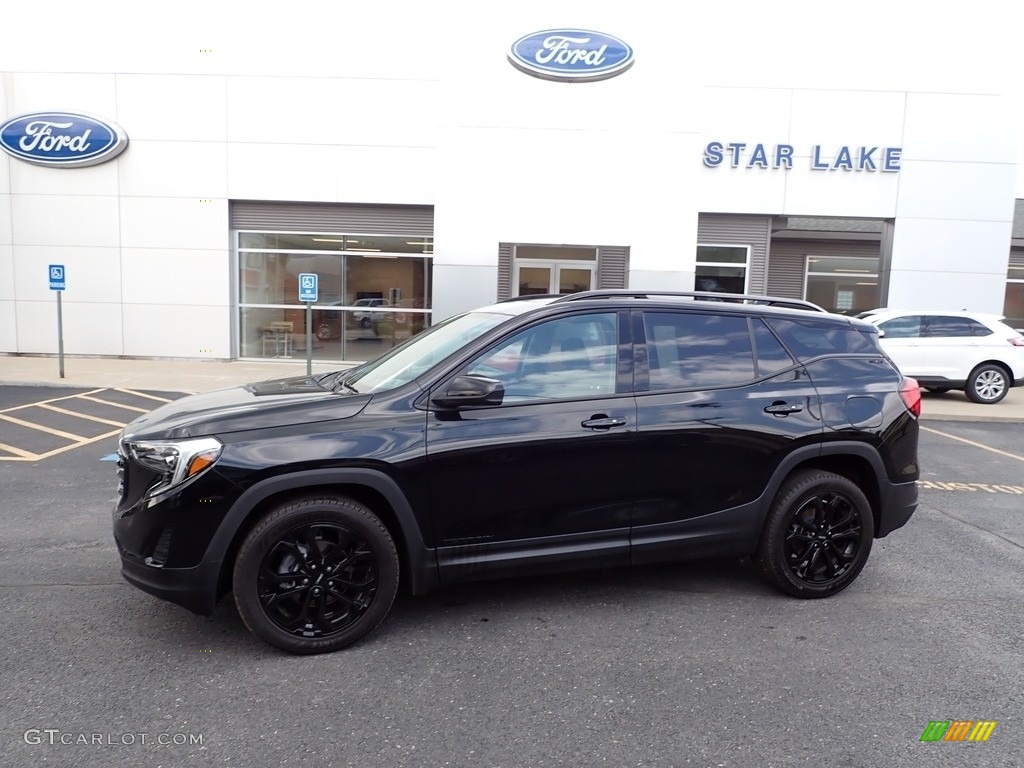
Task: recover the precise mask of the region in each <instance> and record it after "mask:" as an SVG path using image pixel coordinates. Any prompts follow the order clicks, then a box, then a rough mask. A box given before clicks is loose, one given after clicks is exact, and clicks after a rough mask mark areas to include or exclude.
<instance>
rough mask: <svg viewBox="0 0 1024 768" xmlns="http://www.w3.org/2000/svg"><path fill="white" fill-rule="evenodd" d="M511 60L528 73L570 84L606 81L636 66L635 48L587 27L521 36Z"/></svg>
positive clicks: (513, 46) (513, 49) (511, 53)
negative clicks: (634, 59) (634, 60)
mask: <svg viewBox="0 0 1024 768" xmlns="http://www.w3.org/2000/svg"><path fill="white" fill-rule="evenodd" d="M508 60H509V61H510V62H512V64H513V66H515V67H518V68H519V69H521V70H522V71H523V72H525V73H526V74H528V75H533V76H534V77H542V78H544V79H546V80H561V81H564V82H568V83H575V82H583V81H587V80H605V79H607V78H609V77H615V75H619V74H622V73H623V72H625V71H626V70H627V69H629V68H630V67H631V66H632V65H633V49H632V48H630V47H629V46H628V45H626V44H625V43H624V42H622V41H621V40H619V38H617V37H612V36H611V35H606V34H604V33H603V32H592V31H590V30H586V29H547V30H544V31H543V32H534V33H533V34H529V35H526V36H524V37H521V38H519V39H518V40H516V41H515V42H514V43H513V44H512V48H511V50H510V51H509V54H508Z"/></svg>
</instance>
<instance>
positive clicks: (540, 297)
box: [497, 293, 565, 304]
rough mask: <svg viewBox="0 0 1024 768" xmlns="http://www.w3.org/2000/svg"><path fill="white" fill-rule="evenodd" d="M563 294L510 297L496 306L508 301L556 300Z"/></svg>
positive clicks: (534, 294)
mask: <svg viewBox="0 0 1024 768" xmlns="http://www.w3.org/2000/svg"><path fill="white" fill-rule="evenodd" d="M564 295H565V294H564V293H527V294H524V295H522V296H510V297H509V298H507V299H502V300H501V301H499V302H497V303H498V304H507V303H508V302H510V301H529V300H530V299H557V298H560V297H562V296H564Z"/></svg>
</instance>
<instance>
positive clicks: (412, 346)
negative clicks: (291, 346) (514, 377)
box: [340, 312, 509, 392]
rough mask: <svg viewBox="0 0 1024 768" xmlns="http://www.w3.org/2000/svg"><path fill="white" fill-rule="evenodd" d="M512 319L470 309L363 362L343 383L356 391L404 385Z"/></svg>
mask: <svg viewBox="0 0 1024 768" xmlns="http://www.w3.org/2000/svg"><path fill="white" fill-rule="evenodd" d="M508 319H509V316H508V315H500V314H492V313H489V312H470V313H469V314H466V315H459V316H458V317H453V318H450V319H448V320H445V321H444V322H443V323H439V324H437V325H435V326H433V327H431V328H428V329H427V330H426V331H424V332H423V333H420V334H418V335H416V336H413V337H412V338H411V339H409V340H408V341H407V342H405V343H404V344H402V345H401V346H398V347H395V348H394V349H393V350H391V351H390V352H388V353H387V354H386V355H383V356H382V357H379V358H377V359H376V360H373V361H371V362H369V363H366V364H365V365H361V366H359V367H358V368H356V369H354V370H353V372H352V375H350V376H347V377H344V378H343V379H341V381H340V383H341V384H342V385H343V386H345V387H346V388H347V389H349V390H352V391H355V392H381V391H383V390H386V389H394V388H395V387H400V386H402V385H403V384H406V383H408V382H410V381H412V380H413V379H415V378H416V377H417V376H420V375H422V374H423V373H425V372H426V371H428V370H429V369H430V368H432V367H434V366H435V365H437V364H438V363H439V362H441V361H442V360H444V359H445V358H446V357H448V356H449V355H450V354H452V353H453V352H455V351H456V350H458V349H459V348H460V347H463V346H465V345H466V344H467V343H468V342H470V341H472V340H473V339H476V338H478V337H479V336H481V335H482V334H484V333H486V332H487V331H489V330H490V329H491V328H494V327H495V326H496V325H500V324H501V323H503V322H505V321H506V320H508Z"/></svg>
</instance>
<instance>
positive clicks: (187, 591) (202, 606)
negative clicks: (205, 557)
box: [118, 546, 221, 616]
mask: <svg viewBox="0 0 1024 768" xmlns="http://www.w3.org/2000/svg"><path fill="white" fill-rule="evenodd" d="M118 549H119V550H120V553H121V575H122V576H123V577H124V578H125V581H127V582H128V583H129V584H131V585H133V586H135V587H138V588H139V589H141V590H142V591H143V592H148V593H149V594H151V595H154V596H156V597H159V598H161V599H163V600H167V601H169V602H172V603H174V604H175V605H180V606H182V607H183V608H187V609H188V610H190V611H192V612H193V613H198V614H200V615H201V616H209V615H210V614H212V613H213V611H214V608H215V607H216V605H217V597H218V595H217V581H218V579H219V577H220V567H221V563H219V562H209V561H204V562H202V563H200V564H199V565H196V566H194V567H192V568H155V567H153V566H149V565H146V564H145V563H144V562H142V561H140V560H139V559H138V558H136V557H133V556H132V555H130V554H128V553H127V552H125V551H124V550H123V549H121V547H120V546H118Z"/></svg>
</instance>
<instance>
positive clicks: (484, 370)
mask: <svg viewBox="0 0 1024 768" xmlns="http://www.w3.org/2000/svg"><path fill="white" fill-rule="evenodd" d="M617 328H618V325H617V321H616V316H615V313H614V312H600V313H594V314H587V315H576V316H574V317H562V318H558V319H556V320H548V321H547V322H543V323H540V324H538V325H535V326H533V327H531V328H528V329H526V330H525V331H522V332H521V333H518V334H516V335H514V336H512V337H511V338H509V339H506V340H505V341H503V342H501V343H500V344H498V346H496V347H494V348H492V349H491V350H490V351H488V352H486V353H485V354H484V355H483V356H482V357H480V358H478V359H477V360H476V361H474V362H473V363H471V364H470V365H469V367H468V368H467V370H466V373H470V374H475V375H478V376H487V377H489V378H492V379H497V380H498V381H500V382H501V383H502V385H503V386H504V388H505V398H504V402H505V403H521V402H528V401H531V400H556V399H567V398H568V399H578V398H584V397H600V396H608V395H611V394H614V393H615V360H616V349H617Z"/></svg>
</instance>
